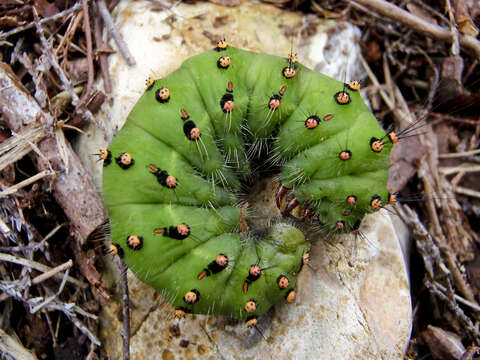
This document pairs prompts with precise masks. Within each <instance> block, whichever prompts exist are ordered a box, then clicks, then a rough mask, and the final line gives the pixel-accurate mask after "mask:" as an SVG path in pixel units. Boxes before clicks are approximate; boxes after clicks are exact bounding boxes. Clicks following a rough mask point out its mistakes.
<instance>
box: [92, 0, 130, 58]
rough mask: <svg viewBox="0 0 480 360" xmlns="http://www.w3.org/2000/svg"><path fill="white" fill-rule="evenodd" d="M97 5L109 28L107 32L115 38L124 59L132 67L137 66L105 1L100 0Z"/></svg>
mask: <svg viewBox="0 0 480 360" xmlns="http://www.w3.org/2000/svg"><path fill="white" fill-rule="evenodd" d="M97 5H98V10H100V14H101V15H102V18H103V22H104V23H105V25H106V26H107V30H108V32H109V34H110V35H111V36H112V37H113V40H115V42H116V43H117V46H118V50H119V51H120V53H121V54H122V56H123V58H124V59H125V61H126V62H127V64H128V65H130V66H133V65H135V59H134V58H133V56H132V54H131V53H130V50H128V46H127V44H126V43H125V41H124V40H123V39H122V36H121V35H120V33H119V32H118V30H117V27H116V26H115V24H114V22H113V19H112V16H111V15H110V13H109V12H108V9H107V5H105V1H104V0H98V1H97Z"/></svg>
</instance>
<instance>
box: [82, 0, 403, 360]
mask: <svg viewBox="0 0 480 360" xmlns="http://www.w3.org/2000/svg"><path fill="white" fill-rule="evenodd" d="M151 6H152V5H151V3H150V2H143V1H136V2H130V1H126V0H124V1H122V2H120V4H119V5H118V6H117V10H118V14H117V17H116V22H117V25H118V26H119V28H120V31H121V33H122V35H123V37H124V39H125V40H126V42H127V44H128V46H129V48H130V51H131V52H132V53H133V55H134V57H135V60H136V61H137V65H136V66H134V67H128V66H127V65H126V63H125V61H124V60H123V59H122V58H121V57H120V56H119V55H113V56H110V57H109V58H110V72H111V77H112V81H113V93H112V96H111V102H112V103H111V105H109V104H107V103H106V104H105V105H104V106H103V108H102V111H101V113H100V115H99V116H98V117H99V119H100V120H101V121H103V122H104V123H105V124H106V125H107V126H106V127H107V128H108V129H109V131H108V133H107V134H103V133H101V131H100V130H98V129H97V128H95V127H94V126H90V127H89V128H88V135H87V136H84V137H82V138H81V139H80V140H79V141H78V143H77V150H78V152H79V154H80V155H81V157H82V159H83V161H84V162H85V164H87V166H89V167H90V169H91V171H92V173H93V174H94V177H95V179H96V184H97V185H98V186H99V188H100V186H101V165H100V164H99V163H98V162H96V158H94V157H92V156H91V155H90V154H93V153H95V152H97V151H98V149H100V148H105V147H106V144H107V139H111V138H112V136H113V135H114V134H115V133H116V132H117V131H118V129H120V128H121V126H122V124H123V122H124V121H125V119H126V117H127V115H128V113H129V111H130V110H131V108H132V107H133V105H134V104H135V102H136V101H137V100H138V98H139V97H140V95H141V94H142V92H143V91H144V88H145V85H144V84H145V80H146V78H147V77H148V76H152V75H153V76H154V77H163V76H165V75H167V74H169V73H171V72H172V71H174V70H175V69H176V68H177V67H178V66H179V65H180V64H181V63H182V62H183V60H184V59H186V58H187V57H190V56H192V55H194V54H196V53H199V52H202V51H204V50H206V49H209V48H211V47H212V45H211V43H210V41H209V40H208V39H207V38H206V37H205V35H204V31H209V32H210V33H212V34H216V35H220V36H225V37H226V38H227V39H228V41H229V43H231V44H233V45H234V46H238V47H242V48H248V49H252V50H256V51H260V50H261V51H262V52H266V53H270V54H275V55H282V56H286V55H287V54H288V52H289V51H290V46H291V45H290V39H288V38H286V37H285V36H284V34H283V32H284V27H283V26H284V25H287V26H289V27H290V28H293V29H296V30H301V29H302V28H305V27H306V26H311V25H308V23H309V22H308V21H305V19H304V18H302V16H300V15H299V14H296V13H290V12H285V11H281V10H279V9H276V8H274V7H271V6H267V5H263V4H257V3H253V2H245V3H243V4H242V5H241V6H239V7H235V8H228V7H220V6H216V5H213V4H211V3H200V4H197V5H195V6H191V5H184V4H181V5H179V6H178V7H177V8H176V9H175V12H176V13H177V14H181V17H179V16H176V21H175V22H173V23H172V24H170V25H169V23H167V22H166V19H167V18H168V17H169V16H170V15H171V12H169V11H151ZM225 16H226V24H225V25H221V26H219V27H218V28H215V27H214V26H213V24H216V23H219V19H222V18H223V17H225ZM327 34H328V35H327ZM162 36H166V37H168V39H167V40H160V39H161V38H162ZM358 37H359V31H358V29H356V28H355V27H353V26H351V25H349V24H346V23H341V24H338V23H333V22H325V23H320V24H319V25H318V28H317V33H316V35H314V36H313V37H310V38H309V39H306V40H305V39H301V40H298V39H297V40H295V42H294V51H295V52H298V53H299V58H300V61H301V62H302V63H304V64H305V65H307V66H309V67H311V68H314V69H316V70H318V71H322V72H325V73H327V74H328V75H330V76H333V77H336V78H338V79H341V80H342V79H343V78H347V79H361V78H362V75H363V74H362V73H361V68H360V67H359V65H358V63H359V62H358V52H359V49H358V46H357V45H356V43H355V40H356V39H357V38H358ZM347 66H348V71H347ZM346 71H347V72H346ZM396 223H397V224H396V226H394V225H393V222H392V219H391V215H390V214H389V213H387V212H386V211H381V212H380V213H379V214H376V215H371V216H368V217H367V220H366V221H364V222H363V224H362V228H361V231H362V234H363V236H360V237H359V238H358V239H357V241H356V254H354V251H353V249H354V240H353V236H346V237H344V238H341V239H337V238H336V239H331V240H329V241H324V240H321V239H319V241H318V242H317V243H316V244H315V245H314V246H313V249H312V260H311V265H312V267H313V268H314V269H315V270H312V269H309V268H305V269H304V270H303V271H302V273H301V274H300V277H299V279H298V285H297V300H296V303H295V304H294V305H288V304H283V305H277V306H275V307H274V308H273V309H272V310H271V311H270V312H268V313H267V314H266V315H265V316H264V317H262V319H261V321H260V324H259V329H260V330H261V332H262V333H263V336H264V337H265V340H264V339H263V338H262V335H260V333H259V332H258V331H256V330H255V329H253V330H249V329H246V328H245V326H244V324H243V323H241V324H233V325H232V324H231V322H227V321H226V320H225V319H223V318H219V317H208V316H194V318H193V319H192V318H189V319H184V320H181V321H178V320H174V319H172V309H171V307H170V306H169V305H168V304H166V303H165V302H164V300H163V299H162V298H161V297H160V296H159V295H158V294H156V293H155V292H154V290H153V289H151V288H150V287H148V286H146V285H144V284H142V283H140V282H139V281H138V280H136V279H135V277H134V276H133V275H131V274H130V275H129V280H130V281H129V282H130V287H131V291H132V299H131V300H132V304H133V314H132V329H133V334H134V335H133V337H132V358H133V359H174V358H177V359H180V358H192V359H207V358H208V359H215V358H225V359H252V358H253V359H256V358H258V359H270V358H275V359H292V358H295V359H354V358H355V359H377V358H378V359H380V358H381V359H401V358H403V353H404V351H405V348H406V346H407V344H408V341H409V337H410V331H411V320H412V313H411V303H410V294H409V284H408V276H407V271H406V267H405V262H404V259H403V256H402V251H401V248H400V245H399V243H401V242H402V243H405V242H406V241H405V239H406V238H408V233H407V231H406V229H405V227H403V226H402V224H401V223H400V222H398V221H396ZM112 271H113V273H115V271H114V269H112V268H110V271H108V272H107V273H106V276H105V279H104V281H105V283H106V284H109V283H110V284H113V285H115V284H116V283H115V282H116V281H117V280H116V278H115V276H112ZM108 274H110V275H108ZM117 289H118V285H117ZM119 311H120V306H119V303H118V302H114V301H112V303H111V304H110V305H109V306H107V307H105V308H104V309H103V314H102V318H101V335H102V338H103V341H104V346H105V348H106V349H107V351H108V353H109V355H110V357H111V359H119V358H120V357H121V356H120V354H121V338H120V329H121V324H120V322H119V321H118V319H117V317H118V316H117V315H118V312H119ZM182 340H183V342H182ZM185 340H188V343H187V342H185ZM181 345H184V346H181ZM185 345H186V346H185Z"/></svg>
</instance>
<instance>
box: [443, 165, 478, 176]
mask: <svg viewBox="0 0 480 360" xmlns="http://www.w3.org/2000/svg"><path fill="white" fill-rule="evenodd" d="M438 170H439V171H440V173H442V174H444V175H452V174H456V173H457V172H459V171H463V172H465V173H475V172H479V171H480V165H477V164H470V163H464V164H462V165H459V166H445V167H440V168H439V169H438Z"/></svg>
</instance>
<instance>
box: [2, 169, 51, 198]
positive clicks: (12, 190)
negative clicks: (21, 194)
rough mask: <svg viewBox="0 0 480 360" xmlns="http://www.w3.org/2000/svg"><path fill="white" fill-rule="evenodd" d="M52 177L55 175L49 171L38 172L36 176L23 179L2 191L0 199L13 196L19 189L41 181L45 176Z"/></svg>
mask: <svg viewBox="0 0 480 360" xmlns="http://www.w3.org/2000/svg"><path fill="white" fill-rule="evenodd" d="M54 175H55V172H52V171H50V170H43V171H41V172H39V173H38V174H36V175H33V176H31V177H29V178H28V179H25V180H23V181H21V182H19V183H18V184H15V185H12V186H10V187H8V188H7V189H5V190H3V191H0V198H2V197H5V196H8V195H12V194H15V193H16V192H17V191H18V190H19V189H21V188H24V187H25V186H28V185H30V184H33V183H34V182H36V181H38V180H40V179H43V178H44V177H46V176H54Z"/></svg>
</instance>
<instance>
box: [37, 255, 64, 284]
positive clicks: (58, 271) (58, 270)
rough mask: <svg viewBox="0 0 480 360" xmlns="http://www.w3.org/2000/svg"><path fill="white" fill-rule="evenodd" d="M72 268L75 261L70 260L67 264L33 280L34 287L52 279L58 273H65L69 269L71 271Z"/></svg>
mask: <svg viewBox="0 0 480 360" xmlns="http://www.w3.org/2000/svg"><path fill="white" fill-rule="evenodd" d="M72 266H73V261H72V259H70V260H68V261H67V262H66V263H63V264H61V265H58V266H56V267H54V268H53V269H52V270H49V271H47V272H44V273H43V274H42V275H38V276H37V277H35V278H33V279H32V285H37V284H40V283H41V282H42V281H45V280H47V279H50V278H51V277H52V276H54V275H56V274H58V273H61V272H62V271H65V270H67V269H70V268H71V267H72Z"/></svg>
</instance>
